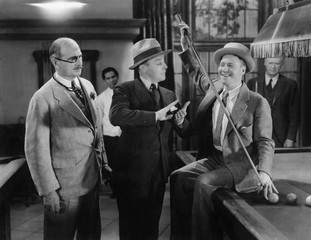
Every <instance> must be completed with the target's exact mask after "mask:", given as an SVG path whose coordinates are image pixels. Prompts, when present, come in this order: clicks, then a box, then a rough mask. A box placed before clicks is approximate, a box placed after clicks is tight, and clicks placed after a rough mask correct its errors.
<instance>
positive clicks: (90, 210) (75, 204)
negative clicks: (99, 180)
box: [44, 184, 101, 240]
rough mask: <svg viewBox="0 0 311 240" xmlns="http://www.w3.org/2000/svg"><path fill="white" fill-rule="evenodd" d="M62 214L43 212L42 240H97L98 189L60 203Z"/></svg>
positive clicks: (98, 216) (96, 187) (99, 230)
mask: <svg viewBox="0 0 311 240" xmlns="http://www.w3.org/2000/svg"><path fill="white" fill-rule="evenodd" d="M62 204H64V206H65V207H64V212H63V213H52V212H50V211H48V210H47V209H45V210H44V240H72V239H74V236H75V234H76V239H77V240H86V239H87V240H99V239H100V236H101V220H100V208H99V187H98V184H96V186H95V188H94V189H93V190H92V191H91V192H89V193H88V194H86V195H83V196H80V197H77V198H71V199H68V200H65V201H62Z"/></svg>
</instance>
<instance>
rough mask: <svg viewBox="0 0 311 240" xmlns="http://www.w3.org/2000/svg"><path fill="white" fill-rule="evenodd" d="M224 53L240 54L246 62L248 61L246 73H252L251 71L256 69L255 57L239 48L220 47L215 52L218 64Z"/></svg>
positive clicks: (215, 59)
mask: <svg viewBox="0 0 311 240" xmlns="http://www.w3.org/2000/svg"><path fill="white" fill-rule="evenodd" d="M224 55H236V56H239V57H240V58H242V59H243V60H244V62H245V63H246V66H247V70H246V73H250V72H252V71H254V69H255V62H254V59H253V58H252V57H251V56H250V55H249V54H246V53H245V52H243V51H241V50H240V49H237V48H221V49H218V50H217V51H216V52H215V53H214V61H215V62H216V64H217V65H219V63H220V60H221V58H222V57H223V56H224Z"/></svg>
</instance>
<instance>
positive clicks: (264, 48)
mask: <svg viewBox="0 0 311 240" xmlns="http://www.w3.org/2000/svg"><path fill="white" fill-rule="evenodd" d="M251 54H252V56H253V57H254V58H272V57H310V56H311V40H308V39H306V40H295V41H288V42H274V43H266V44H258V45H257V44H251Z"/></svg>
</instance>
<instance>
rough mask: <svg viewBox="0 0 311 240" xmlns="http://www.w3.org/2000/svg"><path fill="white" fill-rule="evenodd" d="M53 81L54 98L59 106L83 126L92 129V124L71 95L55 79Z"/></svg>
mask: <svg viewBox="0 0 311 240" xmlns="http://www.w3.org/2000/svg"><path fill="white" fill-rule="evenodd" d="M51 81H52V85H51V87H52V89H53V93H54V98H55V99H56V100H58V104H59V106H60V107H61V108H62V109H63V110H64V111H66V112H68V113H69V114H70V115H72V116H73V117H74V118H76V119H78V120H79V121H80V122H82V123H83V124H85V125H87V126H90V127H92V124H90V122H89V121H88V120H87V118H86V117H85V116H84V114H83V112H82V111H81V109H80V108H79V106H78V105H77V104H76V103H75V102H74V101H73V100H72V99H71V97H70V96H69V94H68V93H67V92H66V91H65V90H64V88H63V87H62V86H61V85H59V84H58V83H57V82H56V81H55V80H54V79H51Z"/></svg>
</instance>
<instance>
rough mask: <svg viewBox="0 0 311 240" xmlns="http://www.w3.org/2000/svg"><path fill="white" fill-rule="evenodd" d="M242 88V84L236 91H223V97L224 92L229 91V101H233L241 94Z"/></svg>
mask: <svg viewBox="0 0 311 240" xmlns="http://www.w3.org/2000/svg"><path fill="white" fill-rule="evenodd" d="M241 87H242V83H241V84H240V85H239V86H237V87H236V88H234V89H232V90H230V91H227V90H226V89H225V88H224V90H223V91H222V95H223V93H224V91H227V92H228V94H229V99H230V100H231V99H233V98H234V97H236V96H237V95H238V94H239V92H240V90H241Z"/></svg>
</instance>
